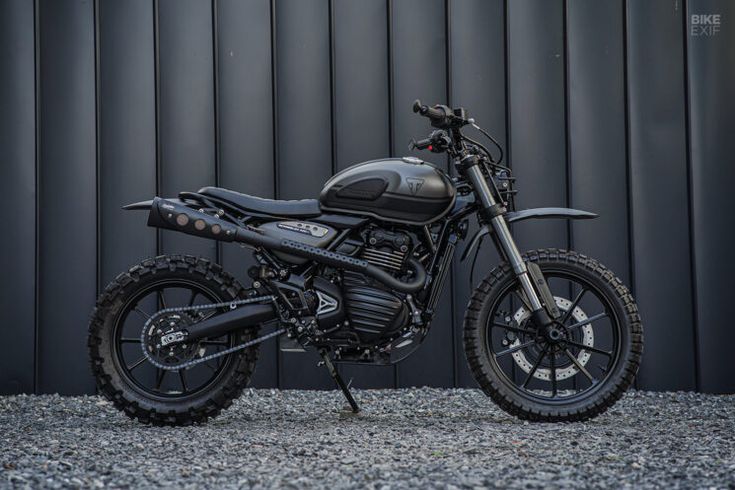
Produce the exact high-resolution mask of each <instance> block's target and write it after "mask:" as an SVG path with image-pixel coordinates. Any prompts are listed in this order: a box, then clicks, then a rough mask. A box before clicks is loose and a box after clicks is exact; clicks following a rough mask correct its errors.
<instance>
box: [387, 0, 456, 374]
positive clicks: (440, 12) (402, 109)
mask: <svg viewBox="0 0 735 490" xmlns="http://www.w3.org/2000/svg"><path fill="white" fill-rule="evenodd" d="M391 15H392V23H391V24H392V28H393V30H392V32H391V44H392V48H393V95H394V97H393V114H394V121H395V126H394V128H393V129H394V133H393V139H394V141H395V150H394V151H395V153H396V154H397V155H405V154H408V153H409V152H408V151H407V150H404V149H405V148H407V146H403V145H408V142H409V141H410V140H411V138H414V137H416V136H417V135H425V134H427V133H428V128H427V124H426V120H425V119H424V120H422V119H423V118H420V117H416V115H415V114H414V113H413V111H412V110H411V107H412V103H413V100H414V99H421V100H423V101H425V103H427V104H434V103H440V101H442V100H446V98H447V85H446V51H445V50H446V25H445V16H444V15H445V5H444V2H442V1H440V0H430V1H427V0H411V1H398V2H393V11H392V12H391ZM412 153H414V154H417V155H421V156H422V157H423V158H426V160H427V161H431V162H433V163H436V164H438V165H442V166H443V167H444V168H447V167H446V159H443V158H442V157H441V156H438V155H434V154H429V155H427V154H425V153H420V152H417V151H415V150H414V151H413V152H412ZM439 303H440V305H439V307H438V310H437V313H436V316H435V318H434V322H433V327H432V329H431V331H430V332H429V335H428V336H427V337H426V340H425V341H424V344H423V345H422V346H421V348H420V349H419V350H418V351H417V352H416V353H414V354H413V355H412V356H411V357H409V358H408V359H406V360H405V361H403V362H402V363H401V364H399V365H398V368H397V373H396V374H397V385H398V386H399V387H407V386H452V385H453V383H454V372H453V371H454V359H453V357H454V356H453V352H452V349H451V346H452V342H453V335H452V330H453V328H452V311H451V305H452V281H451V277H450V278H448V279H447V281H446V287H445V289H444V293H443V295H442V297H441V299H440V300H439Z"/></svg>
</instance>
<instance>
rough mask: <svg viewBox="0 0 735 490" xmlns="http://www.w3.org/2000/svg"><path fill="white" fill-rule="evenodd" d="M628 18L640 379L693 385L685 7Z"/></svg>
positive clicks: (659, 6)
mask: <svg viewBox="0 0 735 490" xmlns="http://www.w3.org/2000/svg"><path fill="white" fill-rule="evenodd" d="M676 5H678V6H679V7H678V10H677V8H676ZM627 16H628V19H627V20H628V37H627V43H628V90H629V129H628V132H629V140H628V144H629V145H630V196H631V199H630V206H631V229H632V235H633V266H634V269H633V278H634V286H635V292H636V299H637V301H638V304H639V306H640V308H641V312H642V315H643V322H644V328H645V335H646V337H645V339H646V352H645V355H644V356H643V363H642V367H641V372H640V374H639V381H640V386H645V387H648V388H653V389H667V390H693V389H695V388H696V376H695V374H696V371H695V362H694V351H695V345H694V339H695V335H694V311H693V305H692V276H691V262H690V260H691V255H690V254H691V250H690V247H689V209H688V200H689V197H688V191H687V148H686V146H687V145H686V141H687V135H686V99H685V85H684V66H683V65H684V64H683V55H684V52H683V49H684V44H683V43H684V39H683V37H682V36H683V27H682V26H683V16H684V12H683V10H682V5H681V3H678V4H675V2H673V1H668V0H655V1H649V2H629V3H628V11H627ZM653 24H655V25H656V29H651V25H653ZM664 52H665V53H667V55H666V56H662V55H661V53H664Z"/></svg>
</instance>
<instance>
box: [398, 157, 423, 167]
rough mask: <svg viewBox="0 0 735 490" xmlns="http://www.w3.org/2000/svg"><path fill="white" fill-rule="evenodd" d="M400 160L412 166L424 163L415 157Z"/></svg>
mask: <svg viewBox="0 0 735 490" xmlns="http://www.w3.org/2000/svg"><path fill="white" fill-rule="evenodd" d="M401 160H403V161H404V162H406V163H413V164H414V165H418V164H421V163H424V161H423V160H422V159H420V158H416V157H403V158H401Z"/></svg>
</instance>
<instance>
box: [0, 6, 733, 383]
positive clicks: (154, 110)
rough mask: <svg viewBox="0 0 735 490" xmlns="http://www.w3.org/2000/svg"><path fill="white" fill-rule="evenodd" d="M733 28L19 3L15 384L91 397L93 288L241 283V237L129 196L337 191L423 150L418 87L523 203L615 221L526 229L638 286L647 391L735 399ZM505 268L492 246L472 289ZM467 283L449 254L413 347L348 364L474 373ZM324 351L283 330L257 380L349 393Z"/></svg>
mask: <svg viewBox="0 0 735 490" xmlns="http://www.w3.org/2000/svg"><path fill="white" fill-rule="evenodd" d="M696 14H720V15H721V19H723V20H722V24H721V27H720V30H719V32H718V33H716V34H715V35H714V36H704V37H703V36H701V35H700V36H692V34H691V32H690V27H691V26H690V20H691V15H696ZM733 16H735V9H734V8H733V6H732V5H731V3H730V2H728V1H726V0H690V1H689V2H684V1H682V0H647V1H645V2H633V1H626V0H602V1H599V2H587V1H582V0H567V1H562V0H550V1H540V0H514V1H510V0H506V1H503V0H488V1H481V0H421V1H420V0H400V1H399V0H243V1H238V0H130V1H128V2H118V1H114V0H95V1H90V0H86V1H84V0H53V1H50V0H39V1H38V2H36V3H35V4H34V2H31V1H19V0H4V1H0V28H1V29H0V107H2V111H0V192H1V193H2V195H3V196H4V198H5V201H4V202H6V204H7V203H10V204H11V205H12V212H10V213H8V216H7V217H6V230H12V231H6V233H4V234H3V236H2V239H1V240H0V257H2V259H0V260H2V264H1V265H2V271H3V276H2V279H0V307H1V308H2V310H3V312H4V321H3V323H2V325H3V327H4V328H5V329H9V331H10V335H11V337H12V339H13V342H14V344H13V347H14V348H13V349H9V350H7V352H6V354H5V355H4V356H3V357H2V360H0V393H12V392H34V391H35V392H56V391H58V392H61V393H90V392H92V391H93V389H94V387H93V385H92V382H91V377H90V376H89V374H88V363H87V356H86V346H85V342H86V329H87V319H88V316H89V311H90V309H91V308H92V305H93V303H94V299H95V296H96V294H97V292H98V288H99V287H102V286H104V284H105V283H106V282H107V281H109V279H110V278H112V277H113V276H114V275H115V274H117V273H118V272H120V271H122V270H125V269H126V268H128V267H129V266H130V265H132V264H134V263H136V262H138V261H139V260H140V259H142V258H144V257H146V256H150V255H153V254H155V253H156V252H159V253H160V252H187V253H192V254H198V255H204V256H206V257H208V258H210V259H213V260H215V259H216V260H219V261H220V262H221V263H223V264H224V266H225V267H226V269H227V270H229V271H230V272H232V273H233V274H234V275H235V276H236V277H238V278H239V279H240V280H242V281H247V279H246V277H245V270H246V268H247V266H248V265H249V264H250V263H251V262H250V259H249V258H248V252H247V251H246V250H242V249H241V248H239V247H237V246H229V245H227V246H220V247H218V246H216V245H215V244H214V243H211V242H207V241H205V240H201V239H197V238H194V237H186V236H183V235H178V234H174V233H169V232H162V233H161V235H160V236H157V234H156V232H155V231H153V230H151V229H148V228H146V227H145V218H144V216H143V215H142V214H141V213H135V212H123V211H121V210H120V206H122V205H123V204H125V203H127V202H130V201H134V200H141V199H146V198H149V197H150V196H152V195H153V194H156V193H157V194H162V195H168V196H173V195H175V194H176V193H177V192H178V191H180V190H196V189H198V188H200V187H202V186H204V185H213V184H218V185H221V186H225V187H229V188H232V189H235V190H238V191H242V192H247V193H253V194H257V195H260V196H263V197H281V198H301V197H317V196H318V194H319V191H320V190H321V187H322V184H323V183H324V181H326V180H327V178H329V177H330V176H331V175H332V174H333V173H334V172H335V171H337V170H340V169H343V168H346V167H347V166H349V165H351V164H353V163H356V162H359V161H364V160H368V159H373V158H381V157H386V156H390V155H393V156H403V155H406V154H408V153H409V151H408V149H407V147H406V145H407V144H408V142H409V140H410V139H411V138H413V137H420V136H424V135H425V134H427V133H428V131H429V128H428V125H427V124H426V121H425V120H423V119H421V118H418V117H416V116H415V115H414V114H413V113H411V109H410V108H411V102H412V101H413V100H414V99H415V98H421V99H422V100H424V102H427V103H436V102H448V103H450V104H452V105H464V106H465V107H467V108H468V109H469V110H470V111H471V113H472V115H473V116H474V117H475V118H476V119H477V121H478V122H479V123H480V124H481V125H482V126H483V127H485V128H486V129H488V130H489V131H491V133H493V134H494V135H495V136H496V137H497V138H498V139H499V141H500V142H501V143H503V144H504V145H505V146H506V159H507V160H506V161H507V162H508V163H510V165H511V166H512V167H513V168H514V169H515V171H516V175H517V177H518V188H519V190H520V194H519V196H518V199H517V204H518V207H519V208H523V207H536V206H566V205H572V206H574V207H579V208H582V209H588V210H590V211H594V212H597V213H599V214H601V218H599V219H598V220H593V221H584V222H578V223H573V224H572V225H567V224H566V223H565V222H563V221H545V222H543V221H539V222H524V223H519V224H517V225H514V230H515V231H516V232H517V233H518V237H519V241H520V244H521V246H522V248H536V247H539V246H561V247H566V246H572V247H574V248H576V249H578V250H580V251H581V252H584V253H588V254H590V255H592V256H595V257H597V258H599V259H601V260H602V261H603V262H604V263H606V264H607V265H609V266H611V267H612V268H613V270H614V271H615V272H616V273H617V274H618V275H619V276H620V277H621V278H622V279H623V281H624V282H626V283H627V284H630V285H631V286H632V288H633V290H634V292H635V294H636V297H637V298H638V300H639V303H640V307H641V314H642V316H643V320H644V328H645V332H646V352H645V355H644V362H643V368H642V371H641V374H640V376H639V383H638V384H639V387H641V388H650V389H700V390H704V391H712V392H732V391H735V384H734V382H733V377H732V376H731V374H730V373H731V371H732V368H733V367H734V365H733V362H732V359H731V356H729V351H728V350H727V349H728V347H727V346H729V345H730V344H732V342H733V341H735V338H734V337H733V333H732V331H731V328H730V326H729V323H728V322H727V318H729V316H728V311H727V310H726V308H727V306H728V305H729V301H728V299H729V294H730V292H731V291H732V289H733V288H732V287H731V285H730V282H731V280H730V277H732V276H733V273H735V270H733V266H732V261H729V260H728V256H729V255H728V254H729V251H730V250H731V249H732V248H733V246H735V236H734V235H733V230H732V224H731V222H732V219H731V218H730V215H731V210H732V205H731V204H730V201H729V196H730V194H731V192H730V189H732V188H733V186H734V185H735V174H734V173H733V172H734V170H733V168H734V167H733V166H732V165H731V164H730V160H732V157H731V156H732V155H733V153H734V150H735V147H733V145H734V144H735V143H733V138H732V137H731V134H732V133H733V130H734V129H735V119H733V113H735V107H733V101H734V100H735V97H734V95H735V94H733V87H735V68H733V67H734V66H735V64H733V63H732V57H733V52H734V51H733V49H735V48H734V47H735V37H733V36H735V33H734V32H733V31H732V29H730V28H729V27H731V26H729V24H728V23H727V22H728V21H727V19H731V18H733ZM36 82H37V83H38V85H36ZM37 137H38V138H37ZM420 155H421V156H422V157H424V158H426V159H427V160H430V161H433V162H434V163H438V164H441V165H447V162H446V160H445V159H443V158H442V157H441V156H437V155H434V154H420ZM475 226H476V225H475V224H474V223H473V224H472V227H473V228H471V231H473V230H474V229H475ZM463 248H464V247H463V244H460V247H459V251H461V250H463ZM496 262H497V257H496V255H495V252H494V251H493V250H492V247H491V246H490V244H489V243H486V244H485V246H484V247H483V249H482V252H481V254H480V259H479V260H478V265H477V267H476V270H475V282H477V281H479V279H480V278H481V277H482V276H483V275H484V274H485V273H487V271H488V270H489V269H490V268H491V267H493V266H494V265H495V264H496ZM470 289H471V288H470V285H469V264H468V263H465V264H461V265H460V264H458V263H455V266H454V270H453V275H452V277H451V278H450V279H449V280H448V282H447V290H446V292H445V294H444V296H443V297H442V299H441V308H440V310H439V313H438V315H437V319H436V322H435V324H434V325H433V330H432V332H431V334H430V335H429V338H428V339H427V341H426V343H425V345H423V346H422V347H421V349H420V350H419V351H418V352H417V353H416V355H415V357H412V358H410V359H409V360H407V361H406V362H404V363H402V364H401V365H399V366H398V367H384V368H369V367H356V366H341V367H340V370H341V371H342V373H343V374H344V375H345V376H346V377H347V379H350V378H353V379H354V385H355V386H358V387H394V386H412V385H431V386H474V381H473V380H472V378H471V376H470V375H469V372H468V371H467V369H466V366H465V360H464V353H463V350H462V326H461V322H462V317H463V313H464V307H465V305H466V304H467V300H468V297H469V292H470ZM8 326H9V327H8ZM316 361H317V358H316V357H314V356H311V355H305V354H285V353H284V354H281V353H278V352H277V349H276V345H275V343H274V342H270V343H269V344H266V345H265V346H263V349H262V351H261V360H260V362H259V365H258V369H257V371H256V375H255V378H254V380H253V384H254V386H259V387H268V386H280V387H283V388H319V389H322V388H330V389H331V388H332V387H333V382H332V380H331V379H330V378H329V376H328V375H327V372H326V370H325V369H324V368H321V367H317V366H316Z"/></svg>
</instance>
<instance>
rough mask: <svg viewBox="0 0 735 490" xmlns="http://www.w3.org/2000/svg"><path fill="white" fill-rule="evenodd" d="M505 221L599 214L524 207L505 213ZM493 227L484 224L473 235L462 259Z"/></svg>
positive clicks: (581, 216)
mask: <svg viewBox="0 0 735 490" xmlns="http://www.w3.org/2000/svg"><path fill="white" fill-rule="evenodd" d="M504 216H505V221H507V222H508V223H515V222H516V221H523V220H525V219H531V218H536V219H552V218H561V219H594V218H597V216H598V215H596V214H595V213H590V212H589V211H582V210H580V209H571V208H532V209H522V210H520V211H509V212H507V213H505V215H504ZM490 231H491V229H490V228H489V227H488V226H483V227H482V228H480V229H479V230H477V232H476V233H475V234H474V235H473V236H472V238H471V239H470V243H469V245H467V248H465V249H464V252H463V253H462V257H461V259H460V261H461V262H462V261H464V260H465V259H466V258H467V257H468V256H469V255H470V253H471V252H472V250H473V249H474V248H475V247H476V246H477V245H478V244H479V243H480V242H481V241H482V239H483V238H485V235H487V234H488V233H490Z"/></svg>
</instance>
